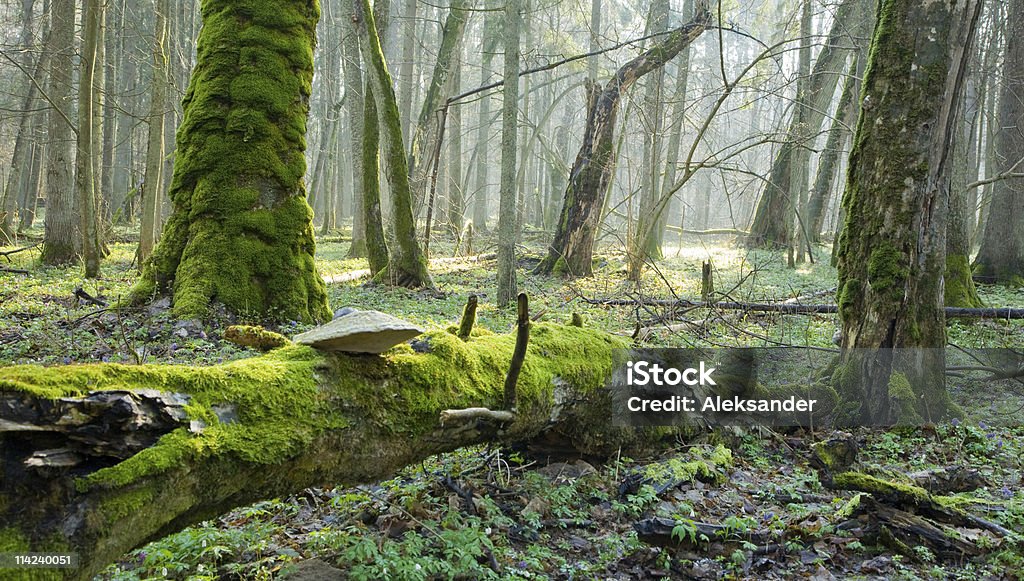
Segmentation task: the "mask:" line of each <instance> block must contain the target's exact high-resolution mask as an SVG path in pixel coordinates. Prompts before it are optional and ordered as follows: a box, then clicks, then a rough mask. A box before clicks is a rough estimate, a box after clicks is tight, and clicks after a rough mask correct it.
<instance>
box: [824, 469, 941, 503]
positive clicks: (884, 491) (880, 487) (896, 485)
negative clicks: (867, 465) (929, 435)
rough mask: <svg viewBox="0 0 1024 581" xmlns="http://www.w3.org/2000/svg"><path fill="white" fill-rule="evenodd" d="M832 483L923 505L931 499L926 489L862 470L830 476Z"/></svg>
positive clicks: (835, 485) (839, 487)
mask: <svg viewBox="0 0 1024 581" xmlns="http://www.w3.org/2000/svg"><path fill="white" fill-rule="evenodd" d="M832 485H833V486H834V487H835V488H837V489H840V490H858V491H861V492H869V493H871V494H874V495H877V496H896V497H899V498H900V499H901V500H902V501H904V502H907V501H909V502H913V503H915V504H918V505H925V504H928V503H930V502H931V501H932V497H931V495H930V494H928V491H927V490H925V489H923V488H921V487H920V486H914V485H913V484H903V483H900V482H894V481H892V480H884V479H882V478H878V477H877V476H872V475H870V474H864V473H863V472H854V471H851V472H843V473H841V474H836V475H835V476H834V477H833V478H832Z"/></svg>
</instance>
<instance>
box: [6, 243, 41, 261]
mask: <svg viewBox="0 0 1024 581" xmlns="http://www.w3.org/2000/svg"><path fill="white" fill-rule="evenodd" d="M40 244H42V242H36V243H35V244H33V245H31V246H25V247H23V248H15V249H14V250H5V251H3V252H0V256H3V257H4V258H6V259H7V262H12V260H11V256H12V255H14V254H17V253H19V252H25V251H26V250H31V249H33V248H35V247H36V246H39V245H40Z"/></svg>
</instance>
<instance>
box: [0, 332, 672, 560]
mask: <svg viewBox="0 0 1024 581" xmlns="http://www.w3.org/2000/svg"><path fill="white" fill-rule="evenodd" d="M531 327H532V329H531V337H530V343H529V347H528V351H527V356H526V358H525V361H524V363H523V367H522V370H521V373H520V375H519V379H518V383H517V388H516V394H517V398H516V415H515V421H514V422H511V423H507V422H501V421H499V420H498V419H495V418H489V417H488V416H487V415H486V414H484V415H480V416H470V417H468V418H466V419H459V418H449V421H448V422H445V423H442V422H441V419H440V413H441V411H442V410H445V409H464V408H471V407H489V408H492V409H498V408H500V407H501V406H502V404H503V398H504V393H503V383H504V377H505V371H506V370H507V369H508V366H509V361H510V358H511V355H512V351H513V346H514V343H515V337H514V336H512V335H494V334H489V333H486V332H483V331H477V332H475V333H474V334H473V336H472V337H471V338H470V339H469V340H468V341H463V340H461V339H459V338H458V337H457V336H456V335H455V334H452V333H449V332H445V331H436V332H431V333H428V334H426V335H425V336H424V337H422V338H421V340H420V341H419V342H418V344H417V351H425V352H414V351H413V349H412V348H411V347H409V346H408V345H400V346H399V347H397V348H395V349H393V350H392V351H390V352H389V353H387V354H386V355H384V356H377V355H345V354H325V353H322V352H318V351H316V350H314V349H312V348H309V347H305V346H299V345H288V346H286V347H282V348H280V349H277V350H274V351H271V352H270V353H268V354H266V355H263V356H259V357H254V358H252V359H246V360H241V361H235V362H231V363H226V364H223V365H218V366H214V367H194V366H182V365H135V366H131V365H120V364H91V365H73V366H65V367H54V368H43V367H38V366H15V367H0V398H2V401H3V402H4V403H3V405H0V418H3V423H0V459H2V462H3V470H2V472H0V474H2V476H0V478H2V480H0V553H4V552H27V551H32V552H73V553H77V554H78V555H79V557H80V566H79V567H78V568H77V569H73V570H72V569H50V570H46V571H44V573H46V574H47V575H49V576H50V577H49V578H68V579H88V578H91V577H92V576H93V575H94V574H96V573H97V572H98V571H100V570H101V569H102V568H103V567H104V566H105V565H106V564H107V563H110V562H112V561H113V560H115V559H116V558H117V557H119V556H121V555H123V554H124V553H125V552H127V551H129V550H131V549H133V548H135V547H138V546H140V545H142V544H143V543H145V542H147V541H150V540H153V539H156V538H159V537H162V536H165V535H167V534H169V533H171V532H174V531H177V530H180V529H182V528H184V527H185V526H187V525H189V524H192V523H195V522H197V521H200V520H203V519H206V518H210V517H212V516H215V515H217V514H220V513H223V512H224V511H226V510H228V509H230V508H233V507H236V506H241V505H245V504H248V503H251V502H254V501H256V500H260V499H266V498H274V497H278V496H284V495H287V494H290V493H295V492H297V491H300V490H302V489H304V488H306V487H310V486H323V485H354V484H357V483H365V482H373V481H376V480H379V479H382V478H385V477H387V476H389V475H391V474H393V473H394V472H395V471H397V470H398V469H400V468H401V467H403V466H406V465H409V464H411V463H415V462H418V461H420V460H422V459H424V458H426V457H428V456H430V455H433V454H436V453H439V452H444V451H449V450H453V449H456V448H459V447H462V446H467V445H472V444H477V443H481V442H485V441H531V442H537V441H543V439H545V438H548V439H551V440H554V441H559V442H561V443H563V444H568V445H571V446H573V447H574V448H576V449H577V450H579V451H580V452H583V453H590V454H605V455H608V454H612V453H614V451H615V450H616V449H618V448H619V446H623V447H626V448H628V447H634V448H636V447H640V448H642V447H644V446H645V445H647V444H651V443H654V442H655V440H656V439H659V438H662V437H664V436H666V435H669V434H670V433H671V431H669V430H647V431H640V430H633V429H628V428H614V427H612V426H610V422H609V418H610V417H611V410H610V397H609V396H608V393H607V391H606V390H603V389H600V388H601V387H602V386H603V385H604V384H605V381H606V380H607V378H608V376H609V374H610V373H611V371H612V351H613V350H614V349H616V348H620V347H626V343H625V342H624V341H623V340H622V339H621V338H616V337H613V336H611V335H608V334H605V333H602V332H600V331H595V330H588V329H581V328H578V327H572V326H561V325H554V324H547V323H534V324H532V325H531ZM90 398H93V399H96V398H98V400H102V401H104V402H107V403H108V404H109V405H106V407H105V408H103V409H99V408H97V407H96V406H95V405H93V404H90V403H89V401H90ZM111 402H113V403H111ZM101 407H102V406H101ZM75 409H77V410H80V411H79V412H67V413H64V412H65V411H66V410H75ZM168 409H171V410H179V411H180V412H181V413H173V412H168V411H167V410H168ZM62 410H64V411H62ZM81 410H85V411H81ZM48 414H49V415H48ZM157 418H162V420H161V421H159V422H158V421H156V420H157ZM72 420H73V421H72ZM68 422H71V423H72V424H75V425H77V429H78V430H79V433H84V434H88V435H89V436H90V437H89V438H84V437H82V438H76V437H73V436H72V434H71V433H69V430H71V428H69V427H68V426H67V425H66V424H67V423H68ZM143 428H145V429H143ZM72 431H73V430H72ZM142 436H145V437H142ZM133 437H134V439H133ZM104 440H106V441H111V442H119V443H120V442H121V441H122V440H124V441H125V442H129V443H132V446H133V447H132V448H131V449H130V450H127V449H124V448H123V447H121V448H117V449H109V448H106V447H104V446H101V445H98V444H97V441H99V442H102V441H104ZM61 449H67V450H69V453H71V454H73V456H72V457H70V459H65V460H64V461H60V462H58V461H53V462H49V463H47V462H46V461H45V460H38V459H39V458H48V457H53V458H54V459H55V458H56V457H57V456H58V455H56V454H45V453H44V452H46V451H53V450H61ZM40 454H42V455H40ZM32 458H37V461H36V462H35V463H33V462H32V461H31V459H32ZM40 463H42V464H40ZM30 573H31V575H30ZM38 573H40V570H12V569H5V570H4V571H3V575H2V576H3V577H4V578H5V579H18V578H40V577H39V576H37V575H36V574H38ZM19 575H21V577H19ZM44 578H45V577H44Z"/></svg>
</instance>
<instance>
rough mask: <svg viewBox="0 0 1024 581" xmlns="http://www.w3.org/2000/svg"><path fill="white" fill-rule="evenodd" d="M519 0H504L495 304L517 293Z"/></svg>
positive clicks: (508, 300)
mask: <svg viewBox="0 0 1024 581" xmlns="http://www.w3.org/2000/svg"><path fill="white" fill-rule="evenodd" d="M520 18H521V16H520V14H519V0H505V21H504V34H503V38H504V46H505V74H504V79H505V86H504V89H503V91H502V108H501V197H500V201H499V208H498V273H497V283H498V288H497V294H498V296H497V301H496V303H497V305H498V308H505V307H507V306H508V305H509V303H511V302H512V299H513V298H514V297H515V296H516V295H517V294H518V293H519V290H518V284H517V281H516V237H517V234H518V231H519V221H518V216H517V212H516V202H517V195H516V155H517V154H518V148H517V147H516V141H517V138H518V131H519V127H518V121H519V27H520Z"/></svg>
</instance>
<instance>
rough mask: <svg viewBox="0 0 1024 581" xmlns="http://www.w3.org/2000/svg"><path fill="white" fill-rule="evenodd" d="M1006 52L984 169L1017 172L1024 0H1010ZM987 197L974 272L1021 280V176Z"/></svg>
mask: <svg viewBox="0 0 1024 581" xmlns="http://www.w3.org/2000/svg"><path fill="white" fill-rule="evenodd" d="M1006 26H1007V29H1006V54H1005V56H1004V58H1003V75H1002V77H1003V78H1002V85H1001V88H1000V95H999V105H998V107H999V110H998V121H997V122H996V123H995V125H996V127H997V128H998V129H997V130H996V132H995V137H994V140H993V141H994V143H995V152H994V153H995V155H994V156H993V161H994V163H993V164H992V166H990V169H987V171H986V173H987V174H988V175H992V176H995V175H999V174H1001V173H1021V168H1022V167H1024V162H1021V159H1022V158H1024V133H1022V132H1021V128H1024V102H1022V101H1021V95H1022V94H1024V1H1022V0H1010V2H1009V13H1008V15H1007V18H1006ZM991 187H992V199H991V201H990V202H989V205H990V207H991V208H992V211H990V213H989V216H988V220H987V221H986V222H985V233H984V235H983V237H982V239H981V248H980V249H979V250H978V258H977V259H976V261H975V265H974V276H975V278H976V279H977V280H979V281H982V282H987V283H1001V284H1010V285H1013V286H1024V178H1019V177H1011V178H1007V179H1003V180H999V181H997V182H995V183H993V184H992V185H991Z"/></svg>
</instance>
